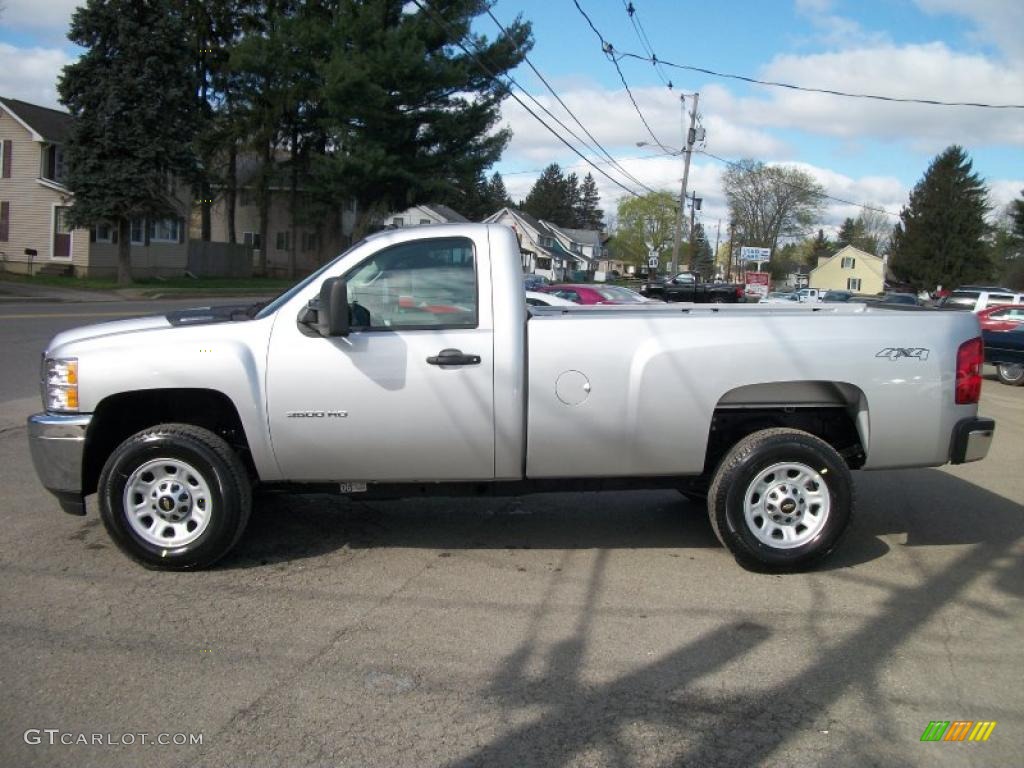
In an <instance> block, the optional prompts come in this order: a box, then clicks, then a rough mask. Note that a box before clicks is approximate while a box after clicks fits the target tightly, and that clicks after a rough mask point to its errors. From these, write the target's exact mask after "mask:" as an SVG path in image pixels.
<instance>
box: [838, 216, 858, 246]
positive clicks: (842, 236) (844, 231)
mask: <svg viewBox="0 0 1024 768" xmlns="http://www.w3.org/2000/svg"><path fill="white" fill-rule="evenodd" d="M861 234H862V232H861V228H860V227H858V226H857V222H856V221H855V220H854V219H851V218H849V217H847V219H846V220H845V221H844V222H843V226H841V227H840V228H839V234H838V235H836V245H837V246H838V247H839V248H845V247H846V246H847V245H853V246H856V245H857V242H858V240H859V239H860V237H861Z"/></svg>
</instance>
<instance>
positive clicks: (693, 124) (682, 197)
mask: <svg viewBox="0 0 1024 768" xmlns="http://www.w3.org/2000/svg"><path fill="white" fill-rule="evenodd" d="M679 98H680V99H685V98H686V97H685V96H680V97H679ZM699 99H700V94H699V93H695V94H693V109H691V110H690V129H689V130H688V131H687V132H686V147H685V148H684V149H683V184H682V188H681V189H680V191H679V214H678V215H677V216H676V239H675V241H674V242H673V244H672V274H673V275H675V274H678V272H679V246H680V243H681V241H682V239H683V208H684V207H685V206H686V182H687V180H688V179H689V177H690V155H692V154H693V145H694V144H695V143H696V141H697V101H698V100H699Z"/></svg>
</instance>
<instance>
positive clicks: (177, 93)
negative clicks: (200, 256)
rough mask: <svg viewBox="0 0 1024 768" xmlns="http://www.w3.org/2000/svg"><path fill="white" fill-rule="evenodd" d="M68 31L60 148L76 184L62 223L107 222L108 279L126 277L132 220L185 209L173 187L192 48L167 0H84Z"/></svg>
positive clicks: (188, 124) (189, 117)
mask: <svg viewBox="0 0 1024 768" xmlns="http://www.w3.org/2000/svg"><path fill="white" fill-rule="evenodd" d="M68 39H69V40H70V41H71V42H73V43H75V44H77V45H79V46H81V47H82V48H84V49H85V52H84V53H83V54H82V56H81V57H80V58H79V59H78V60H77V61H76V62H74V63H73V64H69V65H68V66H66V67H65V68H64V71H63V73H62V74H61V76H60V79H59V81H58V85H57V88H58V91H59V93H60V99H61V102H62V103H63V104H64V105H65V106H66V107H67V108H68V111H69V112H70V113H71V115H72V116H73V117H74V121H73V123H72V130H71V135H70V137H69V139H68V142H67V144H66V145H65V148H64V149H65V158H66V161H67V164H68V175H67V179H66V182H65V183H66V184H67V186H68V187H69V188H70V189H71V191H72V192H74V194H75V204H74V206H72V207H71V208H70V212H69V224H71V225H72V226H94V225H96V224H99V223H101V222H105V221H107V222H111V223H112V224H114V225H115V226H116V227H117V232H118V260H117V279H118V282H119V283H128V282H131V279H132V276H131V264H130V244H131V237H130V222H131V220H132V219H133V218H141V217H148V218H154V219H155V218H165V217H180V216H182V215H183V213H184V212H185V211H184V210H183V208H182V207H181V205H180V204H179V202H178V201H177V199H176V198H175V195H174V192H173V190H174V186H175V184H176V183H177V182H179V181H185V182H187V183H189V184H190V183H191V182H192V180H193V179H194V175H195V170H196V161H195V155H194V153H193V145H192V140H193V138H194V136H195V133H196V130H197V128H198V125H199V120H198V110H197V107H196V99H195V92H194V89H195V78H194V76H193V69H192V63H193V51H192V50H190V48H189V43H188V41H189V36H188V33H187V27H186V23H185V20H184V19H183V18H182V13H181V7H180V6H179V5H177V4H175V3H173V2H170V0H150V2H145V3H139V2H132V1H131V0H106V1H104V0H88V2H87V3H86V4H85V5H84V6H81V7H79V8H78V9H76V10H75V12H74V14H73V15H72V17H71V28H70V30H69V32H68Z"/></svg>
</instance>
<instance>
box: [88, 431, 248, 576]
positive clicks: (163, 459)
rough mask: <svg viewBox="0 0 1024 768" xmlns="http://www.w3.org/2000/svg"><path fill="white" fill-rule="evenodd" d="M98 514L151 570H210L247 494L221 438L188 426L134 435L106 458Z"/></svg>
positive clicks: (233, 536)
mask: <svg viewBox="0 0 1024 768" xmlns="http://www.w3.org/2000/svg"><path fill="white" fill-rule="evenodd" d="M98 494H99V506H100V516H101V517H102V519H103V524H104V525H105V526H106V528H107V532H108V533H109V534H110V537H111V538H112V539H113V540H114V542H115V543H116V544H117V545H118V547H120V548H121V550H122V551H124V552H125V553H126V554H128V555H129V556H131V557H132V558H134V559H135V560H137V561H139V562H140V563H142V564H143V565H145V566H147V567H149V568H155V569H161V570H188V569H197V568H205V567H207V566H209V565H212V564H213V563H214V562H216V561H217V560H218V559H220V558H221V557H223V556H224V555H225V554H226V553H227V552H228V550H230V549H231V548H232V547H233V546H234V545H235V543H236V542H237V541H238V539H239V538H240V537H241V535H242V532H243V531H244V530H245V526H246V524H247V523H248V522H249V513H250V510H251V507H252V488H251V485H250V482H249V478H248V475H247V473H246V471H245V467H244V466H243V465H242V462H241V461H240V460H239V458H238V456H237V455H236V454H235V452H234V451H233V450H232V449H231V446H229V445H228V444H227V443H226V442H225V441H224V440H223V439H222V438H220V437H219V436H217V435H215V434H214V433H212V432H210V431H209V430H206V429H202V428H200V427H194V426H191V425H187V424H161V425H158V426H155V427H150V428H149V429H145V430H143V431H141V432H139V433H137V434H135V435H132V436H131V437H129V438H128V439H127V440H125V441H124V442H123V443H121V445H119V446H118V447H117V448H116V449H115V450H114V452H113V453H112V454H111V455H110V457H109V458H108V459H107V462H106V464H105V465H104V467H103V472H102V473H101V474H100V479H99V489H98Z"/></svg>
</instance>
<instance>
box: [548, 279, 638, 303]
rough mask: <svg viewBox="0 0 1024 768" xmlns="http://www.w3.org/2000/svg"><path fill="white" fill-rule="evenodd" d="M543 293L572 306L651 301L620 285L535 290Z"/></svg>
mask: <svg viewBox="0 0 1024 768" xmlns="http://www.w3.org/2000/svg"><path fill="white" fill-rule="evenodd" d="M537 290H538V291H541V292H543V293H553V294H554V295H555V296H559V297H560V298H563V299H568V300H569V301H571V302H573V303H574V304H650V303H652V299H647V298H644V297H643V296H641V295H640V294H639V293H637V292H636V291H633V290H630V289H629V288H623V287H622V286H621V285H594V284H591V283H585V284H570V283H565V284H561V285H544V286H541V287H539V288H537Z"/></svg>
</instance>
